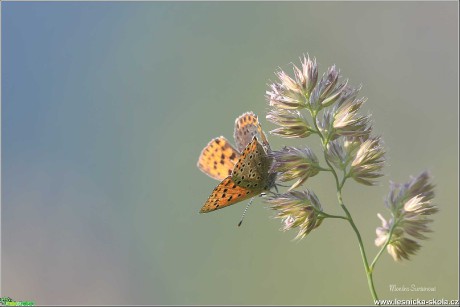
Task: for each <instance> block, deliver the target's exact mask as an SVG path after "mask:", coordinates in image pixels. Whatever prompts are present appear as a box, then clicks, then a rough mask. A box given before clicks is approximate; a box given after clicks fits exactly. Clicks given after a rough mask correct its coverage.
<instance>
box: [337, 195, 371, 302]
mask: <svg viewBox="0 0 460 307" xmlns="http://www.w3.org/2000/svg"><path fill="white" fill-rule="evenodd" d="M337 194H338V197H339V202H341V198H342V196H341V193H340V191H339V192H338V193H337ZM340 207H342V209H343V211H345V214H346V215H347V217H348V222H349V223H350V225H351V227H352V228H353V230H354V231H355V233H356V237H357V238H358V243H359V251H360V252H361V258H362V259H363V264H364V270H365V271H366V277H367V285H368V286H369V290H370V292H371V294H372V298H373V299H374V300H378V296H377V292H376V291H375V287H374V280H373V278H372V271H371V269H370V268H369V262H368V261H367V257H366V251H365V249H364V244H363V240H362V238H361V234H360V233H359V230H358V228H357V227H356V225H355V222H354V221H353V218H352V217H351V214H350V212H349V211H348V209H347V207H346V206H345V205H344V204H343V202H341V203H340Z"/></svg>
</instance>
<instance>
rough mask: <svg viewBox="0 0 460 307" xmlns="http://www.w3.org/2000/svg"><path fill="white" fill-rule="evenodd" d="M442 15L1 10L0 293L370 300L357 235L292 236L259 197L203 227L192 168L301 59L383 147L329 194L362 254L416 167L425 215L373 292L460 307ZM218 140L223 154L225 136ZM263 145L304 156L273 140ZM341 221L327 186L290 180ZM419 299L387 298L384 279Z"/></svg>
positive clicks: (326, 227) (229, 9)
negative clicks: (357, 90) (421, 229)
mask: <svg viewBox="0 0 460 307" xmlns="http://www.w3.org/2000/svg"><path fill="white" fill-rule="evenodd" d="M457 7H458V5H457V3H456V2H442V3H434V2H406V3H399V2H377V3H372V2H368V3H364V2H346V3H340V2H327V3H319V2H290V3H273V2H265V3H262V2H251V3H242V2H233V3H232V2H224V3H209V2H196V3H188V2H187V3H186V2H173V3H164V2H137V3H121V2H118V3H117V2H109V3H106V2H98V3H94V2H93V3H91V2H80V3H78V2H74V3H55V2H41V3H30V2H29V3H11V2H6V3H2V16H1V17H2V18H1V22H2V24H1V27H2V97H1V98H2V117H1V119H2V135H1V137H2V165H1V166H2V198H1V200H2V207H1V231H2V245H1V256H2V263H1V264H2V274H1V277H2V289H1V290H2V296H10V297H12V298H13V299H15V300H23V301H26V300H28V301H34V302H35V303H36V304H66V305H71V304H196V305H201V304H220V305H223V304H275V305H276V304H288V305H290V304H301V305H319V304H348V305H352V304H372V299H371V296H370V293H369V290H368V288H367V282H366V278H365V273H364V270H363V265H362V262H361V258H360V253H359V249H358V246H357V241H356V237H355V235H354V233H353V231H352V229H351V228H350V226H349V225H348V224H346V223H345V222H343V221H340V220H326V221H325V222H324V223H323V224H322V225H321V227H320V228H318V229H317V230H316V231H314V232H312V233H311V234H310V235H309V236H308V237H307V238H306V239H304V240H303V241H301V242H298V243H293V242H292V241H291V239H292V238H293V237H294V236H295V233H294V232H286V233H283V232H280V231H279V229H280V227H281V225H280V223H279V221H276V220H273V219H272V218H271V217H272V216H273V213H272V212H270V211H269V210H268V209H267V208H266V207H267V206H266V205H265V204H264V203H263V202H262V200H261V199H257V200H256V201H255V203H254V205H253V206H252V207H251V208H250V209H249V211H248V214H247V216H246V219H245V223H244V224H243V226H242V227H241V228H237V227H236V225H237V223H238V221H239V220H240V217H241V214H242V212H243V209H244V206H245V204H246V203H240V204H237V205H235V206H232V207H229V208H226V209H224V210H219V211H216V212H213V213H209V214H206V215H200V214H199V213H198V211H199V209H200V208H201V206H202V205H203V203H204V201H205V200H206V199H207V197H208V195H209V194H210V192H211V191H212V189H213V188H214V187H215V185H216V184H217V181H215V180H213V179H211V178H209V177H207V176H206V175H204V174H203V173H201V172H200V171H199V170H198V169H197V167H196V161H197V159H198V156H199V154H200V151H201V149H202V148H203V147H204V146H205V145H206V144H207V143H208V141H209V140H210V139H211V138H213V137H216V136H220V135H224V136H226V137H227V138H228V139H229V140H232V135H233V124H234V120H235V118H236V117H237V116H238V115H240V114H242V113H243V112H246V111H254V112H255V113H256V114H257V115H259V117H260V119H261V122H262V125H263V127H264V129H265V131H268V130H270V129H273V128H274V127H273V125H271V124H270V123H267V121H266V120H265V113H266V111H267V106H266V101H265V98H264V95H265V91H266V90H267V88H268V87H267V84H269V83H270V82H271V81H274V80H276V78H275V75H274V72H275V71H276V70H277V69H278V68H282V69H284V70H288V71H291V64H290V63H296V64H298V63H299V57H300V56H302V55H303V54H304V53H309V54H310V55H311V56H313V57H316V58H317V61H318V63H319V71H320V74H322V73H323V72H324V71H326V69H327V68H328V67H329V66H331V65H333V64H337V66H338V67H339V68H340V69H341V73H342V75H343V76H344V77H345V78H349V80H350V84H352V85H355V86H357V85H359V84H362V85H363V89H362V91H361V94H362V96H366V97H368V98H369V100H368V102H367V103H366V105H365V108H364V112H365V113H372V114H373V120H374V123H375V128H374V131H375V133H376V134H379V135H382V136H383V138H384V141H385V145H386V149H387V152H388V154H387V158H388V163H387V166H386V168H385V171H386V176H385V177H384V178H382V179H381V181H380V185H379V186H377V187H370V188H369V187H365V186H362V185H359V184H357V183H355V182H350V183H349V184H348V185H347V186H346V188H345V191H344V200H345V203H346V204H348V208H349V210H350V211H351V213H352V215H353V216H354V218H355V221H356V223H357V225H358V227H359V229H360V230H361V233H362V236H363V240H364V242H365V247H366V250H367V253H368V254H369V257H370V258H373V256H374V255H375V254H376V252H377V248H376V247H375V246H374V244H373V241H374V239H375V228H376V227H377V226H379V225H380V221H379V220H378V218H377V213H378V212H381V213H383V214H384V215H385V216H388V212H387V211H386V209H385V207H384V205H383V200H384V198H385V197H386V195H387V193H388V186H389V181H390V180H393V181H396V182H406V181H407V180H408V179H409V176H410V175H418V174H419V173H420V172H422V171H423V170H429V171H430V172H431V174H432V175H433V177H434V182H435V184H436V198H435V202H436V203H437V204H438V205H439V207H440V212H439V213H438V214H437V215H436V216H435V222H434V223H433V224H432V229H433V230H434V232H433V233H432V234H431V235H430V240H428V241H424V242H422V244H423V247H422V249H421V251H420V253H419V254H418V255H417V256H415V257H413V260H411V261H406V262H403V263H394V262H393V260H392V259H391V257H390V256H389V255H388V254H386V253H385V254H384V255H383V257H382V258H381V261H380V262H379V263H378V265H377V267H376V271H375V284H376V288H377V292H378V293H379V295H380V298H384V299H393V298H399V299H405V298H407V299H410V298H420V299H432V298H437V299H441V298H445V299H455V298H458V272H459V271H458V262H457V261H458V176H457V174H458V161H457V158H458V133H457V127H458V113H457V111H458V100H457V99H458V96H457V85H458V58H457V55H458V29H457V25H458V13H457ZM232 142H233V140H232ZM270 142H271V144H272V148H274V149H279V148H280V147H281V146H283V145H294V144H306V145H308V146H310V147H312V148H313V149H315V150H316V149H318V148H319V147H318V140H317V139H315V138H308V139H306V140H303V141H302V142H294V141H289V140H284V139H279V138H277V137H274V136H270ZM307 186H308V187H309V188H311V189H313V190H314V191H315V192H316V193H317V195H318V196H319V198H320V200H321V202H322V203H323V206H324V207H325V210H327V212H329V213H337V214H338V213H341V211H340V210H339V209H340V208H339V207H338V205H337V201H336V197H335V193H336V192H335V188H334V181H333V178H331V177H330V175H328V174H321V175H320V176H317V177H314V178H312V179H311V180H309V181H308V182H307ZM412 284H415V285H416V286H417V287H419V286H420V287H430V288H432V287H435V288H436V291H434V292H392V291H390V285H396V286H406V287H410V286H411V285H412Z"/></svg>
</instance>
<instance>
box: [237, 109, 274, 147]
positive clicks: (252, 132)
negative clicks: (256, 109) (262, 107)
mask: <svg viewBox="0 0 460 307" xmlns="http://www.w3.org/2000/svg"><path fill="white" fill-rule="evenodd" d="M233 136H234V138H235V142H236V147H237V149H238V150H239V151H240V152H242V151H243V149H245V148H246V146H247V145H248V144H249V143H250V142H251V141H252V139H253V138H254V136H260V139H261V141H262V143H263V145H264V146H265V147H266V148H268V149H269V148H270V145H269V144H268V141H267V137H266V136H265V133H264V132H263V130H262V126H261V125H260V123H259V120H258V118H257V116H256V115H255V114H254V113H252V112H246V113H244V114H242V115H241V116H239V117H238V118H237V119H236V120H235V130H234V132H233Z"/></svg>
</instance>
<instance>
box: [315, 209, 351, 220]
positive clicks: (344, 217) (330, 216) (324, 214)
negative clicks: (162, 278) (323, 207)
mask: <svg viewBox="0 0 460 307" xmlns="http://www.w3.org/2000/svg"><path fill="white" fill-rule="evenodd" d="M319 215H321V216H323V217H324V218H331V219H342V220H347V221H348V217H346V216H342V215H333V214H327V213H326V212H324V211H321V212H320V213H319Z"/></svg>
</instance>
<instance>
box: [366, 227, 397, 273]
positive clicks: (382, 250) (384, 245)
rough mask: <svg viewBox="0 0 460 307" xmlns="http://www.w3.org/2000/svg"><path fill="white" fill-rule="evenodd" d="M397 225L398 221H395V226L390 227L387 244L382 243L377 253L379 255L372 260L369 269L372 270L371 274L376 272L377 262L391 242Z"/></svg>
mask: <svg viewBox="0 0 460 307" xmlns="http://www.w3.org/2000/svg"><path fill="white" fill-rule="evenodd" d="M395 225H397V223H393V226H392V227H391V228H390V231H389V232H388V238H387V240H386V241H385V244H383V245H382V247H381V248H380V250H379V252H378V253H377V255H375V257H374V260H372V263H371V265H370V266H369V270H370V271H371V274H372V273H373V272H374V267H375V264H376V263H377V261H378V260H379V258H380V256H381V255H382V254H383V252H384V251H385V249H386V248H387V246H388V244H390V241H391V237H392V236H393V231H394V229H395Z"/></svg>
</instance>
